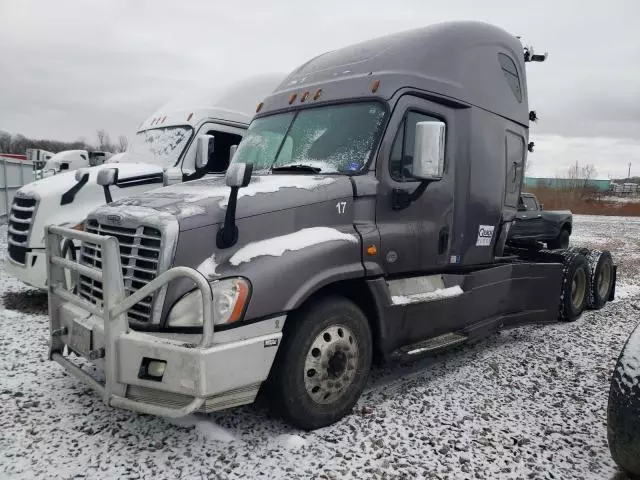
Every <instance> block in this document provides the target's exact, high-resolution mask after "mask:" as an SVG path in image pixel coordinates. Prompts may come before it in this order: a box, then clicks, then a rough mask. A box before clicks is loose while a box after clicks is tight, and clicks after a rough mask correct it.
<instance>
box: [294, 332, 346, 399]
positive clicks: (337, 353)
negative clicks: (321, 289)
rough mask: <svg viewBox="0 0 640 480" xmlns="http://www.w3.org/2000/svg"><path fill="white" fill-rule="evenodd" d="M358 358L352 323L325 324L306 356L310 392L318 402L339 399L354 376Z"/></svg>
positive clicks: (306, 378) (307, 381) (305, 366)
mask: <svg viewBox="0 0 640 480" xmlns="http://www.w3.org/2000/svg"><path fill="white" fill-rule="evenodd" d="M358 359H359V353H358V342H357V339H356V336H355V335H354V333H353V331H352V330H351V329H350V328H349V327H347V326H345V325H332V326H330V327H327V328H325V329H324V330H323V331H322V332H320V333H319V334H318V335H317V336H316V338H315V339H314V341H313V343H312V344H311V347H310V348H309V351H308V352H307V356H306V359H305V364H304V372H303V374H304V386H305V389H306V391H307V394H308V395H309V396H310V397H311V398H312V399H313V401H314V402H316V403H319V404H328V403H333V402H335V401H336V400H338V399H340V398H341V397H342V396H343V395H344V393H345V392H346V391H347V390H348V388H349V386H350V385H351V384H352V383H353V381H354V380H355V376H356V369H357V365H358Z"/></svg>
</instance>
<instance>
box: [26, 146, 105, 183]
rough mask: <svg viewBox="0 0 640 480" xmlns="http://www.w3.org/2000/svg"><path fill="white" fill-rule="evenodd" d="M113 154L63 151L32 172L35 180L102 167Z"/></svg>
mask: <svg viewBox="0 0 640 480" xmlns="http://www.w3.org/2000/svg"><path fill="white" fill-rule="evenodd" d="M112 155H113V154H112V153H109V152H101V151H89V150H64V151H62V152H58V153H56V154H55V155H53V156H51V157H50V158H49V159H48V160H47V161H46V163H45V164H44V165H43V167H42V168H41V169H37V170H35V172H34V175H35V178H36V180H38V179H41V178H46V177H51V176H53V175H57V174H58V173H65V172H71V171H74V170H78V169H80V168H86V167H97V166H98V165H102V164H103V163H104V162H105V161H106V160H108V159H109V158H110V157H111V156H112Z"/></svg>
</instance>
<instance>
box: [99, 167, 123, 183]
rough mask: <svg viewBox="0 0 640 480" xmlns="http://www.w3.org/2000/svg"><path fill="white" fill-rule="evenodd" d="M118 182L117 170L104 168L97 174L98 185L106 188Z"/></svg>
mask: <svg viewBox="0 0 640 480" xmlns="http://www.w3.org/2000/svg"><path fill="white" fill-rule="evenodd" d="M117 181H118V169H117V168H104V169H102V170H100V171H99V172H98V178H97V182H98V185H102V186H103V187H108V186H110V185H113V184H114V183H116V182H117Z"/></svg>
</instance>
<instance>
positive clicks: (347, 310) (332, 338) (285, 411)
mask: <svg viewBox="0 0 640 480" xmlns="http://www.w3.org/2000/svg"><path fill="white" fill-rule="evenodd" d="M285 328H286V331H285V334H284V338H283V341H282V345H281V346H280V350H279V351H278V355H277V357H276V361H275V363H274V365H273V367H272V374H273V375H272V378H270V379H269V382H270V383H271V385H270V389H269V393H270V397H271V401H272V404H273V406H274V407H276V408H278V410H279V411H280V413H281V414H282V415H283V416H284V417H285V418H286V419H287V420H288V421H289V422H291V423H292V424H293V425H295V426H297V427H299V428H303V429H306V430H312V429H315V428H320V427H324V426H327V425H330V424H332V423H334V422H336V421H338V420H339V419H341V418H342V417H344V416H345V415H347V414H348V413H349V412H351V410H352V409H353V406H354V405H355V403H356V402H357V400H358V398H359V397H360V394H361V393H362V391H363V390H364V387H365V385H366V383H367V379H368V376H369V370H370V369H371V357H372V340H371V330H370V328H369V323H368V322H367V319H366V317H365V315H364V314H363V313H362V310H360V308H358V307H357V306H356V305H355V304H354V303H353V302H351V301H350V300H348V299H346V298H344V297H340V296H330V297H323V298H321V299H318V300H316V301H312V302H310V303H309V304H308V305H306V306H304V307H303V308H302V309H301V310H300V311H298V312H297V313H296V314H294V315H293V316H292V318H291V319H290V320H288V321H287V327H285Z"/></svg>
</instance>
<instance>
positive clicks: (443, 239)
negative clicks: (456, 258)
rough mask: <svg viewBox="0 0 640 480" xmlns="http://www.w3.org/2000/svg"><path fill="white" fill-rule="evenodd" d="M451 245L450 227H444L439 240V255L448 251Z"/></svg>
mask: <svg viewBox="0 0 640 480" xmlns="http://www.w3.org/2000/svg"><path fill="white" fill-rule="evenodd" d="M447 245H449V227H448V226H446V227H442V228H441V229H440V237H439V238H438V255H442V254H443V253H444V252H445V251H446V250H447Z"/></svg>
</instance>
